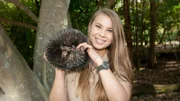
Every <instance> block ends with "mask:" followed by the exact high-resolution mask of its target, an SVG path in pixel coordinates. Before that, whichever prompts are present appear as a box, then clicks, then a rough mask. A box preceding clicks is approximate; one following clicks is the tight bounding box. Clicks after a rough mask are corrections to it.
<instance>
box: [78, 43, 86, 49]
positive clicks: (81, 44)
mask: <svg viewBox="0 0 180 101" xmlns="http://www.w3.org/2000/svg"><path fill="white" fill-rule="evenodd" d="M84 44H85V43H80V44H79V45H78V46H77V47H76V49H80V48H81V47H82V46H84Z"/></svg>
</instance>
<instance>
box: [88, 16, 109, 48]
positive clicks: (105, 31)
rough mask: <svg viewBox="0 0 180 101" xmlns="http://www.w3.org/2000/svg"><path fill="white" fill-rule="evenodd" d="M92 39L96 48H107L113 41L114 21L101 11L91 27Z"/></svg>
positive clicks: (90, 34)
mask: <svg viewBox="0 0 180 101" xmlns="http://www.w3.org/2000/svg"><path fill="white" fill-rule="evenodd" d="M89 30H90V31H89V32H90V33H89V36H90V41H91V43H92V45H93V47H94V48H95V49H96V50H106V48H107V47H108V46H109V45H110V44H111V43H112V41H113V29H112V21H111V19H110V17H109V16H107V15H105V14H103V13H100V14H98V15H97V16H96V18H95V19H94V21H93V23H92V25H91V26H90V29H89Z"/></svg>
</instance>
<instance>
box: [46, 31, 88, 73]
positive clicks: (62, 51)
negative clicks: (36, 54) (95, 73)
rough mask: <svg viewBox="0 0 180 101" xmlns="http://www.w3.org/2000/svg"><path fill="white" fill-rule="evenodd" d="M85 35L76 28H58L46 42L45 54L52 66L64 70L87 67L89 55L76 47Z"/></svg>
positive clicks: (83, 40)
mask: <svg viewBox="0 0 180 101" xmlns="http://www.w3.org/2000/svg"><path fill="white" fill-rule="evenodd" d="M83 42H87V36H86V35H84V34H83V33H82V32H81V31H80V30H77V29H72V28H69V29H63V30H60V31H59V32H58V33H57V34H56V35H55V37H53V38H52V39H51V40H50V41H49V43H48V44H47V47H46V50H45V56H46V58H47V60H48V61H49V62H50V64H52V65H53V66H54V67H56V68H59V69H62V70H64V71H80V70H82V69H83V68H85V67H87V65H88V62H89V56H88V54H87V52H86V51H85V50H81V49H76V47H77V46H78V45H79V44H80V43H83Z"/></svg>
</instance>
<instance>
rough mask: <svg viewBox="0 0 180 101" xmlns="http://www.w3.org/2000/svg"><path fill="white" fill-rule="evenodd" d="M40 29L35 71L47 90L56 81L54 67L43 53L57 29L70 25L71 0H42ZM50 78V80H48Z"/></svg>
mask: <svg viewBox="0 0 180 101" xmlns="http://www.w3.org/2000/svg"><path fill="white" fill-rule="evenodd" d="M41 2H42V3H41V9H40V17H39V21H40V23H39V24H38V31H37V36H36V42H35V49H34V66H33V71H34V72H35V74H36V75H37V76H38V78H39V79H40V81H41V83H42V84H43V85H44V86H45V88H46V90H47V91H50V87H49V85H50V86H51V85H52V83H53V81H54V69H53V68H52V66H50V65H49V64H48V63H47V62H46V61H45V60H44V59H43V53H44V50H45V47H46V45H47V43H48V40H49V38H50V37H51V36H53V35H55V34H56V32H57V31H59V30H61V29H63V28H67V27H68V24H69V23H68V22H69V21H68V6H69V2H70V1H69V0H42V1H41ZM47 80H48V81H47Z"/></svg>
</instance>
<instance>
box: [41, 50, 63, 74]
mask: <svg viewBox="0 0 180 101" xmlns="http://www.w3.org/2000/svg"><path fill="white" fill-rule="evenodd" d="M43 58H44V59H45V60H46V61H48V59H47V58H46V53H45V52H44V54H43ZM53 67H54V66H53ZM54 69H55V72H56V73H59V72H62V73H64V71H63V70H61V69H58V68H56V67H54Z"/></svg>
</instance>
